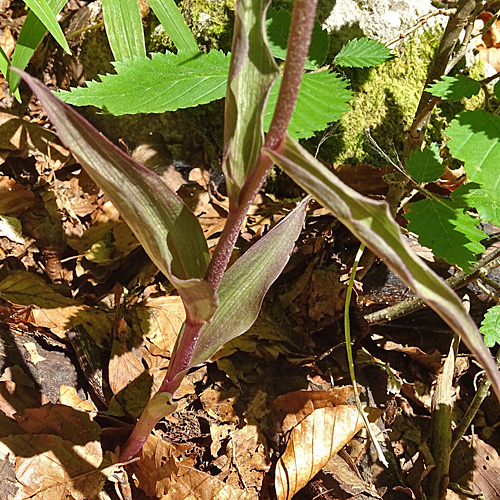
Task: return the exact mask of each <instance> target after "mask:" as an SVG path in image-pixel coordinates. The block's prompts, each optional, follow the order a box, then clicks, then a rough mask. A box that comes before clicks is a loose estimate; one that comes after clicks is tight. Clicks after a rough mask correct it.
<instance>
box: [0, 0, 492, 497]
mask: <svg viewBox="0 0 500 500" xmlns="http://www.w3.org/2000/svg"><path fill="white" fill-rule="evenodd" d="M85 3H86V2H77V1H74V2H70V3H69V7H68V9H71V7H72V5H73V6H74V8H79V7H81V5H80V4H85ZM22 20H23V19H22V17H20V16H19V11H15V10H13V9H10V10H9V9H6V10H4V12H3V14H2V17H1V18H0V23H1V24H2V28H3V29H4V31H3V33H4V35H3V38H2V39H1V40H0V43H2V46H3V47H4V48H5V47H8V46H9V43H10V42H12V43H14V36H12V40H11V39H10V38H9V36H8V34H7V35H6V30H5V27H6V26H10V28H11V29H12V32H13V33H14V35H15V34H16V29H17V32H18V29H19V27H20V26H21V25H22ZM16 27H17V28H16ZM56 52H57V51H55V50H54V48H53V47H52V48H51V47H50V46H48V45H46V46H45V47H44V48H43V49H41V50H40V51H38V52H37V57H36V58H35V59H34V62H32V65H31V66H30V67H29V68H28V71H30V72H32V74H35V75H36V76H37V77H39V78H41V79H42V80H43V81H44V82H45V83H48V84H49V85H51V86H54V85H56V83H57V82H59V81H60V80H61V77H64V76H66V77H67V79H68V80H71V79H72V78H74V75H73V74H69V72H71V71H75V68H76V67H78V65H77V64H74V65H67V66H64V65H61V64H58V63H60V60H59V59H58V58H57V54H56ZM66 70H67V71H68V74H67V75H64V71H66ZM2 88H3V89H4V90H6V86H5V85H3V87H2ZM21 89H22V95H23V98H24V101H23V102H24V104H22V105H20V104H19V103H16V102H14V101H13V100H12V98H11V97H10V96H9V95H8V94H7V93H5V94H4V95H3V96H0V97H1V100H0V106H1V109H0V500H4V499H5V500H7V499H17V498H36V499H42V498H43V499H56V498H75V499H84V498H85V499H87V498H88V499H90V498H100V499H106V498H112V499H116V498H122V499H125V500H128V499H134V500H140V499H148V498H152V499H154V498H159V499H163V500H167V499H168V500H174V499H175V500H181V499H185V498H193V499H256V498H261V499H265V498H276V497H277V498H278V499H279V500H281V499H286V498H292V496H293V498H295V499H297V500H305V499H309V500H312V499H318V500H319V499H321V500H332V499H339V500H345V499H350V498H352V499H356V500H362V499H377V498H384V499H387V500H390V499H394V500H398V499H402V500H403V499H410V498H411V499H417V500H421V499H424V498H425V494H426V492H427V494H428V493H429V492H428V490H427V488H428V483H426V481H427V480H428V478H429V476H430V475H432V470H433V467H434V460H433V457H432V452H431V450H432V447H433V445H434V443H433V440H434V439H436V437H435V434H433V432H432V420H433V410H432V397H433V393H434V391H435V386H436V381H437V380H438V378H439V376H440V374H441V373H442V371H443V365H444V362H445V359H446V358H447V356H448V352H449V348H450V342H451V340H452V338H453V334H452V332H451V331H450V330H449V328H448V327H447V326H446V325H445V324H444V323H443V322H442V321H441V320H440V319H439V318H438V317H437V316H436V315H435V314H434V313H432V312H430V311H429V310H426V309H420V310H418V311H416V312H414V313H412V314H409V315H405V316H403V317H400V318H398V319H393V320H391V321H389V320H388V319H385V320H378V319H376V318H375V317H374V316H373V313H374V312H375V311H379V310H383V309H386V308H388V307H390V306H392V305H395V304H400V303H402V302H403V301H405V300H407V299H411V298H412V297H413V294H412V292H411V291H410V290H409V289H408V288H407V287H406V286H405V285H404V284H403V283H402V282H401V281H400V280H399V279H398V278H397V277H396V276H395V275H394V274H393V273H392V272H390V271H388V270H387V268H386V267H385V266H384V265H383V264H382V263H380V262H379V261H377V260H376V259H374V258H373V256H372V255H370V254H369V253H368V252H367V253H366V254H365V256H364V258H363V260H362V261H361V265H360V266H361V267H360V269H359V271H358V274H357V275H356V283H355V294H354V298H353V301H352V304H351V312H350V316H351V329H352V334H353V342H352V350H353V352H354V356H355V370H356V377H357V383H358V386H359V388H360V390H361V396H362V399H363V401H364V403H366V404H367V406H369V407H370V408H372V410H371V412H370V416H371V420H373V422H372V427H373V429H374V430H375V433H376V434H377V438H378V440H379V443H380V445H381V447H382V449H383V451H384V454H385V457H386V460H387V461H388V467H385V466H384V465H383V464H381V462H380V461H379V460H378V458H377V455H376V453H375V449H374V447H373V446H372V445H371V444H370V441H369V439H368V437H367V434H366V431H365V429H364V428H363V424H362V421H361V419H360V417H359V414H358V412H357V410H356V408H355V406H354V405H353V400H352V395H351V392H352V387H350V386H351V385H352V382H351V379H350V376H349V364H348V360H347V355H346V343H345V337H344V326H343V317H344V304H345V296H346V290H347V282H348V280H349V276H350V273H351V268H352V264H353V261H354V256H355V254H356V252H357V250H358V247H359V242H358V241H357V240H356V239H355V238H353V237H352V235H351V234H350V233H349V232H348V231H347V230H346V229H345V228H344V227H343V226H342V225H341V224H340V223H339V222H338V221H337V220H336V219H335V218H334V217H333V216H332V215H330V214H329V213H328V212H327V211H326V210H324V209H323V208H322V207H321V206H319V205H317V204H315V203H312V204H311V206H310V209H309V214H308V218H307V223H306V227H305V229H304V231H303V232H302V234H301V236H300V238H299V241H298V242H297V246H296V249H295V251H294V253H293V255H292V257H291V259H290V262H289V264H288V265H287V267H286V268H285V270H284V272H283V274H282V275H281V276H280V278H279V279H278V280H277V282H276V283H275V284H274V285H273V287H272V288H271V290H270V291H269V293H268V295H267V296H266V299H265V302H264V305H263V308H262V312H261V314H260V316H259V319H258V320H257V322H256V323H255V324H254V326H253V327H252V328H251V329H250V330H249V331H248V332H247V333H246V334H244V335H242V336H241V337H239V338H237V339H236V340H234V341H232V342H230V343H229V344H227V345H225V346H224V347H223V348H222V349H221V350H219V351H218V352H217V353H216V354H215V355H214V356H213V357H212V359H211V361H210V362H209V363H207V364H205V365H203V366H200V367H198V368H196V369H194V370H192V371H191V372H189V374H188V375H187V377H186V378H185V380H184V382H183V383H182V385H181V387H180V389H179V390H178V391H177V393H176V395H175V399H176V401H177V403H178V408H177V411H176V412H175V413H173V414H172V415H169V416H168V417H166V418H165V419H164V420H163V421H161V422H160V424H158V426H157V427H156V428H155V429H154V431H153V433H152V434H151V436H150V438H149V440H148V441H147V443H146V445H145V446H144V449H143V450H142V452H141V453H140V455H139V456H140V460H135V461H132V462H131V463H128V464H125V465H124V464H117V463H116V460H117V459H116V455H115V452H116V450H117V447H118V446H120V445H123V443H124V442H125V440H126V438H127V436H128V434H129V433H130V430H131V428H132V425H133V422H134V421H135V419H136V418H137V417H138V416H139V415H140V413H141V411H142V408H143V407H144V405H145V404H146V403H147V401H148V400H149V398H150V396H151V394H152V393H154V391H155V390H156V389H157V388H158V386H159V384H160V383H161V381H162V377H163V375H164V373H165V372H164V370H165V368H166V367H167V366H168V362H169V357H170V353H171V351H172V349H173V346H174V343H175V339H176V335H177V333H178V332H179V329H180V327H181V325H182V323H183V320H184V316H183V315H184V310H183V306H182V303H181V301H180V298H179V297H178V296H177V295H175V294H174V293H172V290H171V288H170V287H169V285H168V282H167V281H166V279H165V277H164V276H163V275H162V274H160V273H159V272H158V270H157V269H156V267H155V266H154V265H153V264H152V263H151V261H150V260H149V258H148V256H147V255H146V253H145V252H144V251H143V249H142V248H141V246H140V244H139V243H138V241H137V240H136V239H135V237H134V235H133V234H132V232H131V231H130V229H129V228H128V227H127V225H126V224H125V223H124V222H123V221H122V220H121V219H120V216H119V214H118V213H117V211H116V209H115V208H114V207H113V206H112V204H111V203H110V202H109V201H108V200H107V198H106V197H105V196H104V195H103V194H102V193H101V192H100V191H99V188H98V187H97V186H96V185H95V184H94V183H93V181H92V180H91V179H90V178H89V177H88V175H87V174H86V173H85V171H84V170H82V168H81V166H80V165H79V164H78V163H77V161H76V160H75V159H73V158H72V156H71V154H70V152H69V151H68V150H66V149H65V148H64V147H63V146H62V145H61V143H60V142H59V140H58V139H57V136H56V135H55V133H54V132H53V129H52V128H51V126H50V124H49V122H48V120H47V117H46V115H45V113H44V112H43V110H42V108H41V107H40V105H39V104H38V103H37V101H36V100H35V98H34V97H33V96H31V97H30V94H29V93H28V91H27V88H26V87H24V86H22V87H21ZM135 119H136V120H137V121H140V120H141V119H142V117H141V115H138V116H136V117H135ZM119 145H120V146H121V147H123V148H124V149H126V150H127V151H129V150H130V151H131V150H133V151H139V150H141V149H142V150H143V151H144V150H145V151H146V153H145V154H146V157H147V158H148V159H149V160H151V158H153V157H155V156H161V154H160V153H161V151H159V149H161V148H158V147H156V146H158V145H157V144H156V146H155V144H153V145H151V144H137V143H134V144H128V143H127V140H122V141H119ZM204 147H205V145H204V144H203V143H201V144H200V145H199V146H198V149H197V151H196V157H197V158H199V159H200V158H204V157H207V156H210V157H213V151H212V150H210V151H205V150H204ZM191 153H193V152H191ZM167 156H168V155H167ZM164 158H165V157H162V159H160V160H161V161H160V160H158V159H157V160H158V161H157V165H156V167H158V165H160V164H161V167H162V176H163V177H164V179H165V180H166V182H167V183H169V184H170V185H171V186H174V187H175V189H176V190H177V192H178V193H179V195H180V196H181V197H182V198H183V199H184V200H185V201H186V203H187V204H188V205H189V206H190V208H191V209H192V210H193V212H194V213H195V214H196V215H197V216H198V217H199V220H200V223H201V225H202V227H203V229H204V231H205V234H206V237H207V241H208V243H209V247H210V248H211V249H213V248H214V247H215V245H216V244H217V238H218V236H219V234H220V231H221V229H222V227H223V225H224V221H225V217H226V215H227V198H226V197H225V196H224V187H223V185H220V184H218V183H216V182H214V175H213V172H210V171H209V169H208V168H207V167H206V165H204V164H203V162H202V161H201V160H200V161H198V163H193V159H192V155H191V157H189V158H184V157H175V158H169V159H168V161H164ZM334 168H335V169H336V171H337V173H338V174H339V175H340V176H341V177H342V178H344V179H345V181H346V182H348V183H349V184H350V185H351V186H353V187H355V188H357V189H362V190H363V194H365V195H369V196H376V197H379V198H380V197H382V196H383V195H384V190H385V184H384V182H383V179H382V175H383V174H384V173H385V171H384V169H380V168H373V167H371V166H370V165H349V166H335V167H334ZM294 205H295V203H294V202H292V201H290V200H289V199H282V197H280V196H278V195H277V194H276V193H273V192H262V193H261V195H260V196H259V197H258V199H256V200H255V202H254V206H253V209H252V211H251V213H250V214H249V216H248V217H247V219H246V221H245V225H244V227H243V228H242V233H241V237H240V240H239V241H238V245H237V252H240V253H241V252H243V251H245V250H246V249H247V248H248V247H250V246H251V245H252V244H253V243H254V242H255V241H257V240H258V239H259V238H260V237H261V236H262V234H264V233H265V232H266V231H267V230H268V229H269V227H270V226H273V225H274V224H275V223H276V222H278V221H279V220H280V219H282V218H283V217H284V216H285V215H286V214H287V213H288V212H289V211H290V210H291V209H292V208H293V207H294ZM408 238H409V243H410V244H411V245H412V246H413V248H414V249H415V251H416V252H417V253H418V254H419V255H420V256H421V257H422V258H423V259H425V260H427V261H428V263H429V265H430V266H431V267H432V268H433V269H434V270H436V271H437V272H438V273H439V274H440V275H442V276H443V277H445V278H446V277H448V276H450V275H451V274H453V273H454V272H455V269H454V268H450V267H449V266H448V265H447V264H445V263H444V262H442V261H436V260H435V259H434V258H433V256H432V254H431V253H430V251H428V250H427V249H425V248H422V247H420V246H419V245H418V242H417V241H416V240H414V239H411V237H408ZM495 248H497V247H495V246H492V247H491V248H490V249H489V251H491V250H494V249H495ZM489 277H490V278H491V279H492V280H496V281H497V282H499V280H500V275H499V274H498V272H496V271H495V270H494V271H492V272H491V273H490V275H489ZM457 293H459V295H460V296H461V297H464V296H467V297H468V300H469V301H470V311H471V315H472V316H473V318H474V319H475V320H476V321H477V322H478V323H480V321H481V319H482V317H483V315H484V312H485V311H486V310H487V309H488V307H490V306H491V305H492V304H493V303H494V301H493V300H492V299H491V297H490V295H489V294H488V293H487V290H485V289H484V288H481V287H479V286H477V285H476V284H475V283H469V284H467V285H466V286H464V287H463V288H462V289H459V290H457ZM241 307H242V308H244V307H245V304H244V303H242V304H241ZM235 314H237V311H235ZM389 317H390V314H389ZM480 374H481V367H480V366H478V364H477V363H476V362H475V360H474V359H473V358H472V357H471V356H470V354H469V352H468V351H467V350H466V349H465V347H463V346H460V348H459V351H458V355H457V357H456V360H455V365H454V374H453V384H452V385H451V386H450V387H449V388H448V390H449V402H450V408H451V409H452V411H451V416H450V425H452V426H456V425H457V424H458V423H459V422H460V421H461V419H462V416H463V414H464V412H465V411H466V409H467V407H468V405H469V404H470V402H471V400H472V398H473V396H474V394H475V393H476V391H477V386H478V384H480V380H481V378H480ZM499 412H500V408H499V404H498V401H497V400H496V399H495V397H494V396H491V395H490V396H488V397H487V398H486V400H485V402H484V403H483V405H482V407H481V409H480V410H479V412H478V413H477V415H476V418H475V419H474V422H473V426H472V427H471V429H469V430H468V431H467V433H466V436H465V437H464V438H463V439H462V440H461V441H460V443H459V444H458V446H457V447H456V448H455V451H454V453H453V455H452V458H451V463H452V467H451V470H450V483H453V484H454V485H455V486H454V489H455V491H451V490H449V491H448V493H447V496H446V499H449V500H453V499H458V498H467V495H466V494H465V493H463V492H462V493H459V489H460V488H462V489H463V490H467V491H469V493H476V497H477V494H478V493H479V492H482V494H483V495H484V498H485V499H488V500H489V499H494V498H500V474H499V472H500V461H499V457H498V453H497V451H496V450H498V449H499V446H500V430H499V429H498V415H499ZM334 446H337V448H339V449H340V452H338V453H333V452H332V448H333V447H334ZM320 462H321V463H320ZM319 463H320V465H319V466H318V464H319ZM284 470H286V471H295V476H294V477H291V476H286V474H284V472H283V471H284ZM285 476H286V477H285Z"/></svg>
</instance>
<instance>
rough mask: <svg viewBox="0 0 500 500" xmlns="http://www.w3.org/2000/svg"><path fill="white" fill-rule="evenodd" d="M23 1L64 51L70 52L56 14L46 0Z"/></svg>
mask: <svg viewBox="0 0 500 500" xmlns="http://www.w3.org/2000/svg"><path fill="white" fill-rule="evenodd" d="M24 2H25V3H26V5H27V6H28V7H29V8H30V9H31V11H32V12H33V13H34V14H35V15H36V17H38V19H39V20H40V21H41V22H42V24H43V25H44V26H45V27H46V28H47V29H48V30H49V33H50V34H51V35H52V36H53V37H54V39H55V40H56V42H57V43H58V44H59V45H60V46H61V47H62V48H63V49H64V50H65V52H67V53H68V54H71V50H69V45H68V42H67V41H66V38H64V33H63V31H62V29H61V26H59V23H58V22H57V19H56V16H55V14H54V13H53V12H52V9H51V6H50V5H49V3H48V2H47V0H24Z"/></svg>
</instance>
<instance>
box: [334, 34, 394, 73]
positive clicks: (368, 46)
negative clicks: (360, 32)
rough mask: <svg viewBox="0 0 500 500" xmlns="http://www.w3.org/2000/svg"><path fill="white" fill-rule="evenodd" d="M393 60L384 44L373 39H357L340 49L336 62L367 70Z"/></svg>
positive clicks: (340, 64)
mask: <svg viewBox="0 0 500 500" xmlns="http://www.w3.org/2000/svg"><path fill="white" fill-rule="evenodd" d="M391 58H392V55H391V51H390V49H388V48H387V47H386V46H385V45H384V44H383V43H380V42H377V40H373V39H371V38H355V39H354V40H351V41H350V42H347V43H346V44H345V45H344V46H343V47H342V48H341V49H340V52H339V53H338V54H337V55H336V56H335V59H334V62H335V64H338V65H339V66H346V67H349V68H366V67H369V66H376V65H377V64H382V63H384V62H385V61H388V60H389V59H391Z"/></svg>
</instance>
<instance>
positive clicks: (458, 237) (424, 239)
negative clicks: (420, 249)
mask: <svg viewBox="0 0 500 500" xmlns="http://www.w3.org/2000/svg"><path fill="white" fill-rule="evenodd" d="M405 217H406V218H407V219H408V220H409V221H410V224H409V225H408V230H409V231H412V232H414V233H416V234H418V241H419V243H420V244H421V245H423V246H426V247H428V248H430V249H431V250H432V252H433V253H434V255H435V256H436V257H443V258H444V259H446V261H447V262H449V263H450V264H456V265H457V266H459V267H461V268H462V269H464V270H467V269H469V268H470V266H471V265H472V264H473V263H474V262H476V260H477V259H476V258H475V255H477V254H480V253H482V252H484V246H483V245H482V244H481V243H480V241H481V240H483V239H484V238H485V234H484V232H483V231H481V230H480V229H478V228H477V227H476V226H477V224H478V222H479V221H478V220H477V219H475V218H474V217H472V216H470V215H468V214H467V213H465V209H464V208H462V207H460V206H459V204H458V203H454V202H452V201H449V200H440V201H437V200H432V199H429V198H427V199H425V200H421V201H418V202H417V203H412V204H411V205H410V212H409V213H407V214H405Z"/></svg>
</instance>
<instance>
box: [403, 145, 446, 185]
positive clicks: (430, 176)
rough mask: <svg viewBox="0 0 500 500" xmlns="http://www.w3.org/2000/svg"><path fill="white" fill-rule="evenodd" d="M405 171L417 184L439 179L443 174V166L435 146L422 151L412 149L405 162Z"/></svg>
mask: <svg viewBox="0 0 500 500" xmlns="http://www.w3.org/2000/svg"><path fill="white" fill-rule="evenodd" d="M406 170H407V172H408V173H409V174H410V175H411V176H412V177H413V178H414V179H415V180H416V181H417V182H419V183H422V182H434V181H435V180H437V179H439V178H440V177H441V176H442V175H443V173H444V165H443V161H442V160H441V158H440V157H439V150H438V147H437V144H431V145H430V147H426V148H424V149H423V150H420V149H414V150H413V151H412V152H411V153H410V156H409V157H408V159H407V160H406Z"/></svg>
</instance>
